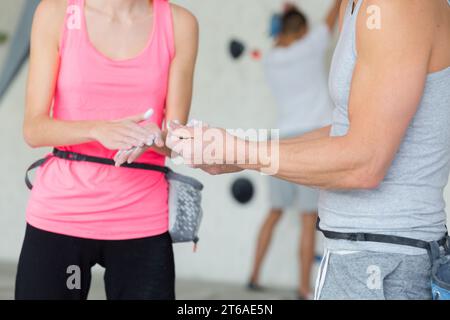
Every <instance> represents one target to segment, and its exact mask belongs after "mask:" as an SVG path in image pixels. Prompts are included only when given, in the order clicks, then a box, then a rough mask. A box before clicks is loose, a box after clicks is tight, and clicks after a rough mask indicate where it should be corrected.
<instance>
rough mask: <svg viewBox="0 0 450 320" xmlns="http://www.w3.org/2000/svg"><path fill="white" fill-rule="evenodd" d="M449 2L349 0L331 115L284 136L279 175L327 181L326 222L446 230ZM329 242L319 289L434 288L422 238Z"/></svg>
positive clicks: (353, 294) (411, 294)
mask: <svg viewBox="0 0 450 320" xmlns="http://www.w3.org/2000/svg"><path fill="white" fill-rule="evenodd" d="M449 4H450V2H449V1H448V0H432V1H410V0H396V1H391V0H345V1H343V3H342V6H341V36H340V39H339V42H338V45H337V48H336V51H335V54H334V58H333V63H332V68H331V69H332V70H331V73H330V81H329V86H330V92H331V97H332V99H333V102H334V104H335V111H334V115H333V122H332V126H331V127H326V128H323V129H319V130H316V131H314V132H312V133H309V134H306V135H303V136H301V137H299V138H294V139H290V140H286V141H281V142H280V146H279V172H278V173H277V175H276V176H278V177H280V178H282V179H285V180H288V181H291V182H295V183H299V184H302V185H308V186H313V187H318V188H320V189H322V190H323V191H322V193H321V199H320V203H319V216H320V218H321V223H320V227H321V228H322V229H324V230H327V231H334V232H338V233H356V232H362V233H370V234H379V235H391V236H397V237H407V238H413V239H420V240H424V241H437V240H439V239H441V238H442V237H443V236H444V235H445V232H446V228H445V224H446V213H445V202H444V197H443V191H444V188H445V186H446V184H447V182H448V176H449V172H450V126H449V125H448V123H449V120H450V90H449V88H450V67H449V66H450V42H449V41H448V39H449V38H450V5H449ZM179 129H183V130H185V128H179ZM224 134H226V133H225V132H224ZM177 137H179V135H177V132H176V130H175V131H173V132H171V134H170V135H169V139H168V143H170V146H171V147H172V148H173V149H174V150H175V151H176V150H178V151H179V152H180V153H182V154H183V156H184V157H185V158H186V160H189V159H192V152H189V153H187V152H186V151H185V150H186V148H187V146H188V144H190V143H191V141H186V140H178V141H176V138H177ZM227 138H230V137H228V136H227ZM235 143H236V144H238V147H237V150H242V149H239V148H244V150H247V155H249V154H254V153H252V152H255V151H258V150H260V149H261V148H265V147H267V146H266V144H263V143H261V142H259V143H258V142H250V141H244V140H240V139H237V138H235ZM245 148H246V149H245ZM181 150H183V151H184V152H183V151H181ZM274 154H275V153H274ZM227 156H229V154H228V155H227ZM228 159H229V158H228ZM236 159H238V157H236ZM204 161H209V159H207V160H205V159H204ZM208 163H210V162H208ZM202 168H203V169H205V170H206V171H209V172H211V171H212V172H214V173H218V172H219V173H220V172H232V171H237V170H241V169H252V170H259V171H264V168H265V166H264V165H263V164H248V163H247V164H245V165H242V164H236V165H233V166H220V167H219V168H218V167H214V166H212V167H205V166H203V167H202ZM325 247H326V252H325V256H324V259H323V261H322V264H321V267H320V274H319V277H318V279H317V285H316V296H315V297H316V299H430V298H431V289H430V262H429V259H428V256H427V252H426V250H424V249H416V248H413V247H407V246H400V245H392V244H382V243H381V244H380V243H374V242H360V241H346V240H327V241H326V243H325Z"/></svg>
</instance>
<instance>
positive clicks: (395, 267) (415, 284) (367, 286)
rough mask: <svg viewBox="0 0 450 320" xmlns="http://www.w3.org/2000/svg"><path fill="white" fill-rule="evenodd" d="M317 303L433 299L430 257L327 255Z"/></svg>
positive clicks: (350, 253)
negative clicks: (323, 301) (325, 301)
mask: <svg viewBox="0 0 450 320" xmlns="http://www.w3.org/2000/svg"><path fill="white" fill-rule="evenodd" d="M314 298H315V299H317V300H430V299H431V263H430V258H429V257H428V255H427V254H424V255H404V254H395V253H379V252H370V251H359V252H350V251H346V252H345V251H341V252H332V253H330V252H326V253H325V256H324V258H323V260H322V263H321V265H320V269H319V275H318V278H317V281H316V293H315V296H314Z"/></svg>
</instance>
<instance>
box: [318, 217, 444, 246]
mask: <svg viewBox="0 0 450 320" xmlns="http://www.w3.org/2000/svg"><path fill="white" fill-rule="evenodd" d="M316 228H317V230H318V231H320V232H322V233H323V235H324V236H325V237H326V238H328V239H334V240H348V241H363V242H378V243H388V244H397V245H403V246H408V247H414V248H420V249H425V250H427V251H428V252H430V251H431V249H432V248H431V243H430V242H427V241H423V240H418V239H411V238H405V237H398V236H390V235H384V234H373V233H359V232H357V233H343V232H335V231H327V230H323V229H322V228H320V219H319V218H318V219H317V225H316ZM447 240H448V234H446V235H445V237H444V238H442V239H441V240H439V241H437V244H438V245H439V246H440V247H446V248H448V245H449V244H448V243H447Z"/></svg>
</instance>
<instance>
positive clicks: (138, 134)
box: [91, 114, 152, 150]
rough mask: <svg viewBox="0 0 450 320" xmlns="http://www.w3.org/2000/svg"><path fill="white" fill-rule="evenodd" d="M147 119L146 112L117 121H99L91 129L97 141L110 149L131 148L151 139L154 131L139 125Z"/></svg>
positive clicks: (140, 145) (142, 144)
mask: <svg viewBox="0 0 450 320" xmlns="http://www.w3.org/2000/svg"><path fill="white" fill-rule="evenodd" d="M144 120H146V116H145V114H140V115H137V116H134V117H130V118H125V119H121V120H117V121H104V122H100V123H98V124H97V125H96V126H94V127H93V128H92V130H91V135H92V137H93V138H94V140H95V141H97V142H99V143H101V144H102V145H103V146H104V147H105V148H107V149H109V150H129V149H132V148H134V147H142V146H144V145H145V144H146V142H148V141H149V138H150V137H151V134H152V131H151V130H149V128H148V127H146V126H141V125H139V123H140V122H142V121H144Z"/></svg>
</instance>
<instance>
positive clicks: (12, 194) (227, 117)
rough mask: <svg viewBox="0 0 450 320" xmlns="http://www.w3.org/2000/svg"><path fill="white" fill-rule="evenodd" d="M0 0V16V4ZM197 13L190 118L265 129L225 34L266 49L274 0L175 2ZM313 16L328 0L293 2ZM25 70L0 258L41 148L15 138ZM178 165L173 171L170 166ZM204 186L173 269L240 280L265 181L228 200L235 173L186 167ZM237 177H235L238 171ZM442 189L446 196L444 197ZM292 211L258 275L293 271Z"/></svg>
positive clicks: (264, 111) (11, 243) (1, 129)
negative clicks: (239, 200)
mask: <svg viewBox="0 0 450 320" xmlns="http://www.w3.org/2000/svg"><path fill="white" fill-rule="evenodd" d="M15 1H16V0H2V1H1V2H0V19H3V17H1V16H2V15H3V14H4V11H3V7H2V6H3V5H4V3H11V2H15ZM174 2H176V3H179V4H182V5H185V6H186V7H188V8H190V9H191V10H192V11H193V12H194V13H195V14H196V16H197V17H198V19H199V21H200V27H201V49H200V56H199V63H198V68H197V75H196V90H195V97H194V103H193V117H196V118H200V119H204V120H205V121H207V122H209V123H212V124H216V125H221V126H226V127H233V128H234V127H243V128H249V127H262V128H264V127H270V126H271V125H272V119H273V117H274V115H275V108H274V104H273V101H272V98H271V96H270V93H269V92H268V90H267V88H266V85H265V83H264V80H263V77H262V73H261V66H260V64H259V63H258V62H255V61H253V60H251V59H250V58H249V57H245V58H244V59H242V60H241V61H239V62H234V61H232V60H231V59H230V58H229V57H228V54H227V51H226V50H227V45H228V40H229V39H230V38H232V37H237V38H239V39H242V40H244V41H246V42H247V43H248V44H249V46H250V47H251V48H261V49H267V48H269V46H270V40H269V39H268V37H267V26H268V21H269V18H270V16H271V13H272V10H273V9H276V8H278V7H279V5H281V3H282V2H283V1H281V0H278V1H277V0H246V1H242V0H227V1H219V0H195V1H188V0H177V1H174ZM301 3H302V4H303V5H304V8H305V10H306V11H307V12H308V13H309V14H310V16H311V19H312V20H313V21H317V19H319V18H321V16H322V15H323V13H324V12H325V11H324V10H325V8H326V7H327V4H328V3H330V1H328V0H323V1H317V0H308V1H301ZM25 79H26V71H25V70H23V71H22V72H21V74H20V75H19V78H18V81H16V82H15V83H14V85H13V87H12V88H11V90H10V91H9V92H8V95H7V96H6V98H5V99H4V100H3V101H2V102H1V103H0V142H1V150H2V151H0V182H1V185H0V235H1V236H2V237H1V241H0V260H2V259H3V260H11V261H14V260H16V259H17V257H18V254H19V250H20V245H21V241H22V237H23V231H24V212H25V206H26V201H27V200H26V199H27V196H28V192H27V190H26V187H25V185H24V183H23V176H24V171H25V168H26V167H27V165H28V164H30V163H31V162H32V161H33V160H34V159H36V158H38V157H39V156H40V155H42V154H44V153H45V152H44V150H34V151H33V150H30V149H29V148H28V147H26V146H25V144H24V143H23V140H22V133H21V123H22V117H23V108H24V90H25ZM177 170H178V169H177ZM182 171H183V172H189V173H190V174H193V175H195V176H197V177H199V178H200V179H201V180H202V181H203V182H204V184H205V192H204V209H205V218H204V223H203V225H202V229H201V234H200V237H201V240H200V244H199V251H198V252H197V253H196V254H193V253H192V250H191V249H192V246H191V245H177V246H176V248H175V251H176V262H177V275H178V276H179V277H183V278H186V277H190V278H198V279H208V280H226V281H232V282H244V281H246V280H247V276H248V274H249V271H250V264H251V260H252V256H253V248H254V241H255V238H256V233H257V230H258V227H259V225H260V223H261V221H262V219H263V218H264V215H265V212H266V210H267V209H268V202H267V197H266V183H265V182H266V180H265V179H264V178H263V177H261V176H259V175H258V174H252V173H245V174H243V175H245V176H249V177H250V178H251V179H252V180H253V181H254V183H255V185H256V196H255V199H254V200H253V201H252V202H251V203H250V204H249V205H247V206H241V205H238V204H236V202H234V200H233V199H232V198H231V196H230V184H231V183H232V181H233V180H234V179H235V177H236V175H232V176H222V177H209V176H206V175H204V174H201V173H199V172H191V171H190V170H187V169H182ZM238 176H240V175H238ZM448 198H449V197H448V192H447V199H448ZM298 230H299V217H298V216H297V214H295V213H294V212H290V213H289V214H287V215H286V216H285V218H284V219H283V221H282V222H281V224H280V226H279V228H278V230H277V233H276V235H275V239H274V243H273V246H272V249H271V252H270V255H269V256H268V259H267V264H266V266H265V268H264V274H263V281H264V282H266V283H269V284H277V285H286V286H293V285H295V282H296V278H297V277H296V276H297V262H296V257H297V242H298V236H299V235H298Z"/></svg>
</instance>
